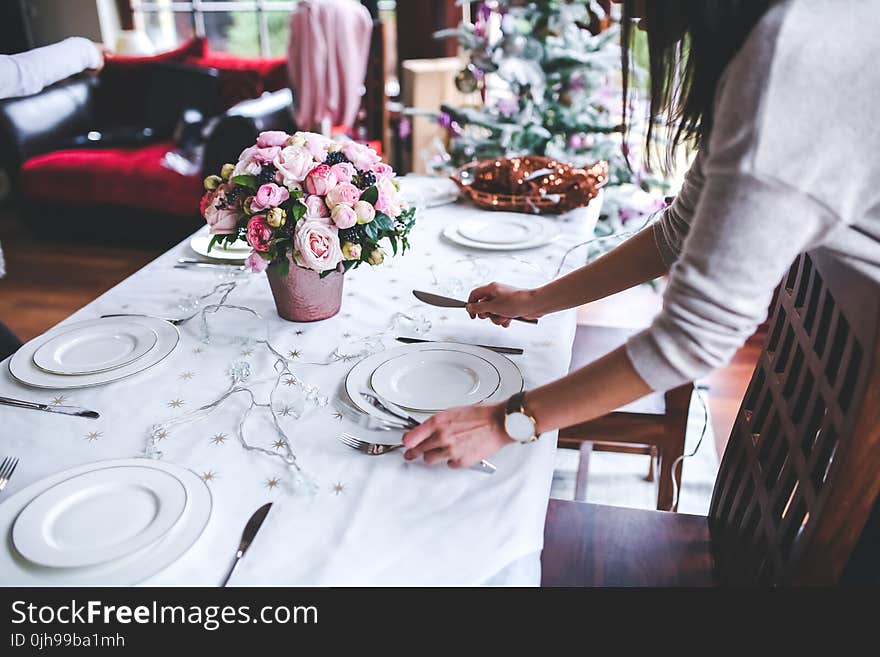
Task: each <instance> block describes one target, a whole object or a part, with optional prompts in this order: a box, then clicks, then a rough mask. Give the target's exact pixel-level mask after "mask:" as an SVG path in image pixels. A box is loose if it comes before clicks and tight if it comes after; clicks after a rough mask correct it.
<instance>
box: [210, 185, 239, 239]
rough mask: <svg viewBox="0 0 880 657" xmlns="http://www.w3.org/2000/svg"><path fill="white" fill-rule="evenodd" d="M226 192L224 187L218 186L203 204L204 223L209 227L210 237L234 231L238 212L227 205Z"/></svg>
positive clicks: (226, 188) (226, 189)
mask: <svg viewBox="0 0 880 657" xmlns="http://www.w3.org/2000/svg"><path fill="white" fill-rule="evenodd" d="M227 191H228V187H227V186H226V185H219V186H218V187H217V189H215V190H214V192H213V193H212V194H211V197H210V198H208V199H207V201H206V202H205V211H204V215H205V221H206V222H207V224H208V225H209V226H210V227H211V228H210V232H211V234H212V235H228V234H229V233H234V232H235V230H236V225H237V224H238V218H239V212H238V210H237V209H235V207H230V206H229V205H228V204H227V203H228V201H227V200H226V192H227ZM206 196H207V195H206ZM203 201H204V199H203Z"/></svg>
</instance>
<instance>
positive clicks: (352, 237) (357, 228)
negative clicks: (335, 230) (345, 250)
mask: <svg viewBox="0 0 880 657" xmlns="http://www.w3.org/2000/svg"><path fill="white" fill-rule="evenodd" d="M364 237H366V230H365V229H364V227H363V226H362V225H361V224H355V225H354V226H352V227H351V228H341V229H340V230H339V243H340V244H345V243H346V242H351V243H353V244H359V243H360V242H361V241H362V240H363V239H364Z"/></svg>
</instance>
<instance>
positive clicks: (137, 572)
mask: <svg viewBox="0 0 880 657" xmlns="http://www.w3.org/2000/svg"><path fill="white" fill-rule="evenodd" d="M123 466H140V467H148V468H155V469H157V470H162V471H164V472H167V473H169V474H172V475H174V476H175V477H177V478H178V479H179V480H180V481H181V482H182V483H183V485H184V487H185V488H186V495H187V498H186V507H185V509H184V512H183V515H182V516H181V517H180V520H178V521H177V523H175V525H174V527H172V528H171V530H170V531H169V532H168V533H167V534H165V535H164V536H163V537H162V538H160V539H159V540H157V541H156V542H155V543H153V544H152V545H148V546H147V547H145V548H143V549H141V550H139V551H138V552H135V553H134V554H130V555H128V556H126V557H122V558H121V559H115V560H113V561H109V562H107V563H102V564H98V565H95V566H84V567H82V568H49V567H46V566H40V565H37V564H34V563H33V562H31V561H29V560H27V559H25V558H24V557H23V556H22V555H21V554H20V553H19V552H18V550H16V549H15V545H14V544H13V542H12V524H13V522H14V521H15V518H16V516H18V514H19V513H20V512H21V511H22V509H24V508H25V507H26V506H27V505H28V503H29V502H30V501H31V500H32V499H34V498H35V497H37V496H38V495H40V494H41V493H42V492H43V491H45V490H48V489H49V488H51V487H52V486H55V485H56V484H59V483H61V482H63V481H66V480H67V479H70V478H71V477H75V476H77V475H80V474H84V473H86V472H91V471H93V470H101V469H104V468H113V467H123ZM211 506H212V505H211V492H210V491H209V490H208V486H207V485H206V484H205V482H204V481H202V479H201V478H200V477H199V476H198V475H197V474H195V473H194V472H192V471H190V470H187V469H185V468H182V467H180V466H178V465H174V464H173V463H167V462H165V461H157V460H152V459H146V458H133V459H115V460H111V461H98V462H96V463H88V464H86V465H81V466H78V467H75V468H71V469H69V470H65V471H63V472H59V473H57V474H54V475H50V476H49V477H47V478H45V479H41V480H40V481H37V482H35V483H33V484H31V485H30V486H27V487H25V488H23V489H22V490H20V491H18V492H17V493H15V494H14V495H12V496H10V497H9V498H7V499H6V500H4V501H3V503H2V504H0V532H2V534H3V537H4V540H3V541H2V546H0V586H131V585H133V584H137V583H138V582H142V581H143V580H145V579H147V578H148V577H151V576H152V575H155V574H156V573H158V572H159V571H161V570H163V569H164V568H166V567H168V566H169V565H171V564H172V563H174V562H175V561H177V560H178V559H179V558H180V557H182V556H183V555H184V554H185V553H186V552H187V551H188V550H189V549H190V548H191V547H192V546H193V545H194V544H195V542H196V541H197V540H198V538H199V537H200V536H201V535H202V532H203V531H204V529H205V526H206V525H207V524H208V520H209V519H210V517H211Z"/></svg>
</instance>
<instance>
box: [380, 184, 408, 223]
mask: <svg viewBox="0 0 880 657" xmlns="http://www.w3.org/2000/svg"><path fill="white" fill-rule="evenodd" d="M376 187H377V188H378V190H379V198H378V199H377V200H376V209H377V210H378V211H379V212H384V213H385V214H387V215H388V216H389V217H396V216H397V215H399V214H400V213H401V212H403V201H402V200H401V198H400V193H399V192H398V191H397V188H396V187H395V186H394V183H392V182H391V179H390V178H380V179H379V180H378V181H377V182H376Z"/></svg>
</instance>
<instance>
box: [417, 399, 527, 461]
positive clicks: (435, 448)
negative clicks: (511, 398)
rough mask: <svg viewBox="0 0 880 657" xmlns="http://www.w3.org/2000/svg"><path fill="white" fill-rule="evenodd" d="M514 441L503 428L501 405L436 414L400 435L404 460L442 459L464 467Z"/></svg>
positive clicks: (502, 405)
mask: <svg viewBox="0 0 880 657" xmlns="http://www.w3.org/2000/svg"><path fill="white" fill-rule="evenodd" d="M512 442H514V441H513V440H512V439H511V438H510V436H508V435H507V432H506V431H505V430H504V404H494V405H491V406H462V407H460V408H451V409H449V410H447V411H442V412H440V413H437V414H436V415H434V416H433V417H432V418H430V419H429V420H427V421H425V422H423V423H422V424H420V425H419V426H417V427H416V428H415V429H411V430H410V431H408V432H407V433H406V434H405V435H404V436H403V444H404V445H405V446H406V448H407V449H406V452H404V457H405V458H406V459H408V460H413V459H417V458H419V457H420V456H422V455H424V457H425V463H437V462H439V461H446V462H447V463H448V464H449V467H450V468H468V467H470V466H472V465H476V464H477V463H479V462H480V461H481V460H483V459H485V458H487V457H489V456H492V455H493V454H495V453H496V452H498V451H499V450H500V449H501V448H502V447H504V446H505V445H509V444H510V443H512Z"/></svg>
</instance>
